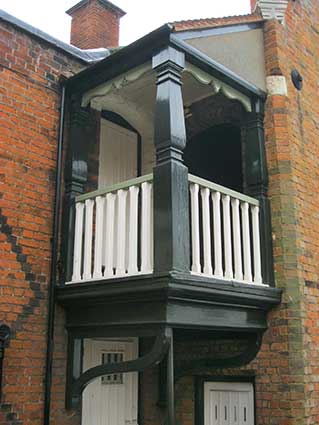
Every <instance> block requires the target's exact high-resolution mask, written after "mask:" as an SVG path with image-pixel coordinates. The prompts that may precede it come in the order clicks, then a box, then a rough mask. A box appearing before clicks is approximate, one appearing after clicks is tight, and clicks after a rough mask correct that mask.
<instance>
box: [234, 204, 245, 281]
mask: <svg viewBox="0 0 319 425" xmlns="http://www.w3.org/2000/svg"><path fill="white" fill-rule="evenodd" d="M231 206H232V217H233V242H234V260H235V279H237V280H243V266H242V254H241V239H240V216H239V200H238V199H232V200H231Z"/></svg>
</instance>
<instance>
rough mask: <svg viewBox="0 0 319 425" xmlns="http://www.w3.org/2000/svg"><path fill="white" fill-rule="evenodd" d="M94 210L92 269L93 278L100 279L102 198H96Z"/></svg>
mask: <svg viewBox="0 0 319 425" xmlns="http://www.w3.org/2000/svg"><path fill="white" fill-rule="evenodd" d="M95 202H96V210H95V243H94V268H93V278H94V279H101V278H102V249H103V219H104V214H103V212H104V198H102V196H97V197H96V200H95Z"/></svg>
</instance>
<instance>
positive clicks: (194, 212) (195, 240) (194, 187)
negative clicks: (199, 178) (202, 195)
mask: <svg viewBox="0 0 319 425" xmlns="http://www.w3.org/2000/svg"><path fill="white" fill-rule="evenodd" d="M198 192H199V186H198V184H191V185H190V193H191V231H192V272H194V273H200V272H201V264H200V239H199V238H200V237H199V202H198Z"/></svg>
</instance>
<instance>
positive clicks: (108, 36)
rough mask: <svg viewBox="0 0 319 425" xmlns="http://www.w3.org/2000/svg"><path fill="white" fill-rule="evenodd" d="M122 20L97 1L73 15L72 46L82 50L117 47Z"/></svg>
mask: <svg viewBox="0 0 319 425" xmlns="http://www.w3.org/2000/svg"><path fill="white" fill-rule="evenodd" d="M119 31H120V18H119V16H118V15H117V14H116V13H114V12H112V11H110V10H109V9H106V8H105V6H103V5H101V3H99V2H98V1H96V0H91V1H90V2H89V3H88V4H87V5H85V6H83V7H81V8H79V9H77V10H76V11H74V12H73V13H72V24H71V44H73V45H74V46H77V47H80V48H81V49H96V48H99V47H105V48H108V47H117V46H118V45H119Z"/></svg>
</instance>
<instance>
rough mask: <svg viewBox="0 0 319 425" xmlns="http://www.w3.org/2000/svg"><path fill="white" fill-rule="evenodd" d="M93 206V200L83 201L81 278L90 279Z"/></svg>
mask: <svg viewBox="0 0 319 425" xmlns="http://www.w3.org/2000/svg"><path fill="white" fill-rule="evenodd" d="M93 208H94V200H93V199H87V200H86V201H85V232H84V259H83V280H89V279H92V235H93Z"/></svg>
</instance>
